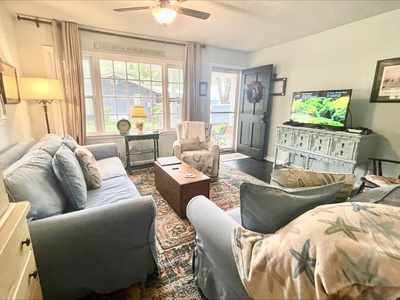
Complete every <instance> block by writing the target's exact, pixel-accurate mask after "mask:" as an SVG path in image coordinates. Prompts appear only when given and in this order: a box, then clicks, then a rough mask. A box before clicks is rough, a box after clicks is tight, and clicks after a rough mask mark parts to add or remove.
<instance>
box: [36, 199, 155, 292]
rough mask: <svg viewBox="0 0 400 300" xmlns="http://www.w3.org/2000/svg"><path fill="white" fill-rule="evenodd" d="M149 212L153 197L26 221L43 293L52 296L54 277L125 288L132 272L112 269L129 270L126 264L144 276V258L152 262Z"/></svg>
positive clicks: (152, 219) (83, 285) (103, 287)
mask: <svg viewBox="0 0 400 300" xmlns="http://www.w3.org/2000/svg"><path fill="white" fill-rule="evenodd" d="M155 217H156V204H155V202H154V200H153V198H152V197H151V196H143V197H140V198H134V199H129V200H125V201H118V202H114V203H110V204H106V205H102V206H99V207H93V208H90V209H83V210H79V211H74V212H70V213H67V214H63V215H57V216H52V217H48V218H45V219H40V220H36V221H32V222H30V223H29V229H30V234H31V237H32V246H33V250H34V253H35V258H36V262H37V266H38V270H39V273H40V274H41V275H40V276H41V281H42V283H43V286H44V287H46V288H45V289H44V291H43V292H44V294H46V292H47V296H49V295H50V296H53V295H56V294H57V289H58V287H57V285H58V284H57V282H66V283H67V284H70V285H72V286H74V285H75V286H76V285H77V286H79V287H80V288H86V289H89V290H95V291H98V292H102V293H106V292H110V291H112V290H113V289H114V290H115V289H117V288H121V287H123V285H125V286H126V287H127V286H129V285H130V284H131V283H132V280H133V279H132V278H134V275H130V276H129V275H124V276H120V277H118V273H124V272H126V274H130V273H129V272H135V270H134V269H132V268H133V267H132V265H134V266H136V267H137V268H139V269H138V270H136V271H138V272H137V273H140V272H141V273H143V275H140V276H142V278H141V280H143V281H145V280H146V274H147V273H145V272H146V270H147V267H148V262H147V259H148V257H151V256H152V257H153V258H154V261H155V262H157V252H156V249H155V228H154V222H155ZM149 249H151V251H150V250H149ZM138 260H139V261H138ZM125 269H126V270H125ZM143 269H144V271H143ZM124 274H125V273H124ZM133 274H134V273H133ZM114 277H115V278H114ZM121 278H123V279H121ZM121 281H124V283H123V284H121ZM71 282H74V283H73V284H71ZM46 289H47V290H46ZM70 290H71V292H72V289H71V286H70ZM86 292H87V291H86ZM64 296H65V297H66V298H73V297H78V296H80V295H78V294H76V295H75V294H68V295H64Z"/></svg>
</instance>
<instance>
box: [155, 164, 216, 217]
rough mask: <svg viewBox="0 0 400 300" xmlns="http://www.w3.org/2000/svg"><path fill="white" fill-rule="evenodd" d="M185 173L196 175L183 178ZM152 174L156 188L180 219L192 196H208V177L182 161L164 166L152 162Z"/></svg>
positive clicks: (184, 213)
mask: <svg viewBox="0 0 400 300" xmlns="http://www.w3.org/2000/svg"><path fill="white" fill-rule="evenodd" d="M187 173H191V174H193V175H195V176H196V177H194V178H185V177H184V175H185V174H187ZM154 176H155V184H156V188H157V190H158V191H159V192H160V194H161V196H163V197H164V199H165V200H166V201H167V202H168V203H169V205H171V207H172V208H173V209H174V210H175V212H176V213H177V214H178V215H179V217H181V218H182V219H183V218H186V206H187V205H188V203H189V201H190V200H191V199H192V198H193V197H195V196H198V195H203V196H206V197H207V198H209V197H210V181H211V179H210V177H208V176H207V175H204V174H203V173H201V172H199V171H197V170H196V169H195V168H193V167H191V166H189V165H188V164H186V163H184V162H181V163H180V164H174V165H166V166H161V165H160V164H159V163H158V162H154Z"/></svg>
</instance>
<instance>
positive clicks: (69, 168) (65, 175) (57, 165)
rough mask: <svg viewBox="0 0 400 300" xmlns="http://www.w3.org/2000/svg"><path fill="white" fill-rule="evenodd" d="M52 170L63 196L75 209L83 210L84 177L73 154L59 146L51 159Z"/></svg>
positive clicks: (85, 189)
mask: <svg viewBox="0 0 400 300" xmlns="http://www.w3.org/2000/svg"><path fill="white" fill-rule="evenodd" d="M52 164H53V169H54V173H55V174H56V177H57V179H58V182H59V183H60V186H61V189H62V190H63V192H64V195H65V196H66V197H67V199H68V201H69V202H70V203H71V205H72V206H73V207H74V208H76V209H82V208H85V206H86V202H87V188H86V182H85V177H84V176H83V172H82V169H81V166H80V165H79V161H78V159H77V158H76V156H75V154H74V153H73V152H72V151H71V149H69V148H68V147H67V146H65V145H61V146H60V148H59V149H58V150H57V152H56V154H54V157H53V161H52Z"/></svg>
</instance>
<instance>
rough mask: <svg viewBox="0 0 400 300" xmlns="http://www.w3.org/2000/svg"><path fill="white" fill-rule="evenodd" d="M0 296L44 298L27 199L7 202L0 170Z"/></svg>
mask: <svg viewBox="0 0 400 300" xmlns="http://www.w3.org/2000/svg"><path fill="white" fill-rule="evenodd" d="M0 208H1V210H0V299H43V296H42V289H41V287H40V282H39V275H38V271H37V268H36V263H35V256H34V254H33V250H32V243H31V237H30V235H29V229H28V223H27V220H26V215H27V214H28V212H29V209H30V204H29V203H28V202H20V203H8V199H7V195H6V193H5V189H4V184H3V176H2V172H1V169H0Z"/></svg>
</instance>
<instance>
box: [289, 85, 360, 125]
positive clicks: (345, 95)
mask: <svg viewBox="0 0 400 300" xmlns="http://www.w3.org/2000/svg"><path fill="white" fill-rule="evenodd" d="M351 92H352V90H327V91H309V92H294V93H293V100H292V112H291V115H290V121H291V122H292V123H296V124H303V125H314V126H315V127H327V128H333V129H344V128H345V125H346V118H347V113H348V108H349V105H350V99H351Z"/></svg>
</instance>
